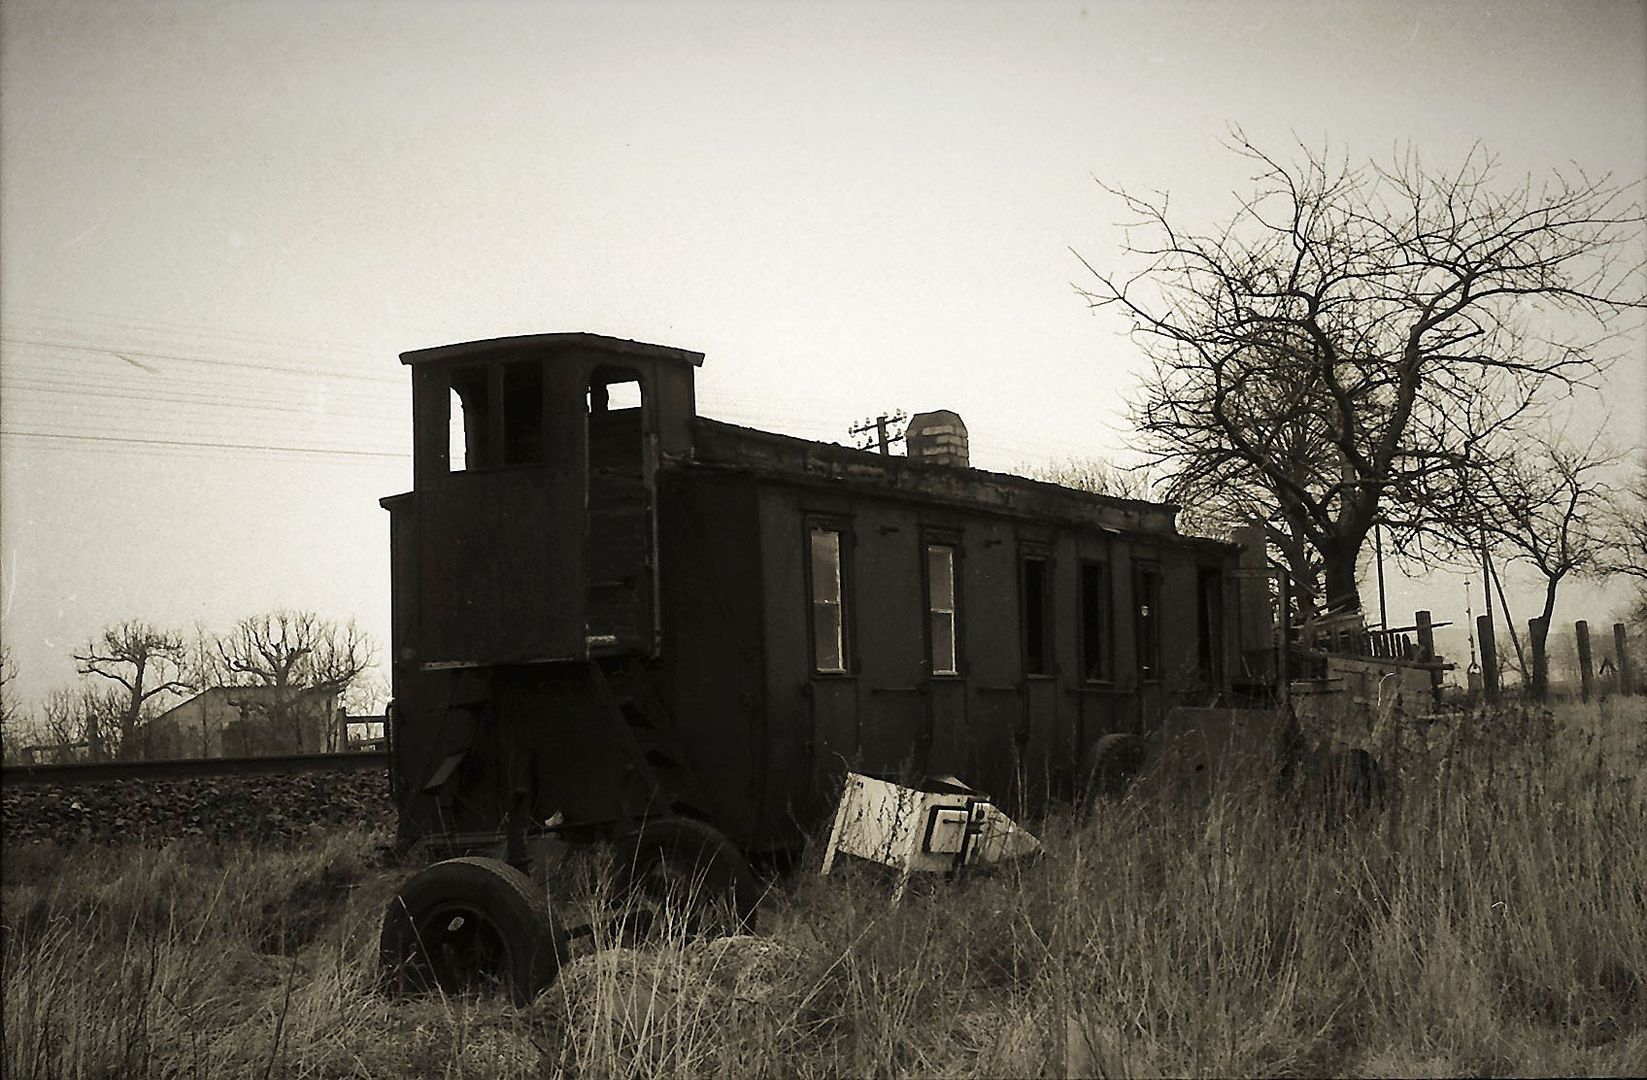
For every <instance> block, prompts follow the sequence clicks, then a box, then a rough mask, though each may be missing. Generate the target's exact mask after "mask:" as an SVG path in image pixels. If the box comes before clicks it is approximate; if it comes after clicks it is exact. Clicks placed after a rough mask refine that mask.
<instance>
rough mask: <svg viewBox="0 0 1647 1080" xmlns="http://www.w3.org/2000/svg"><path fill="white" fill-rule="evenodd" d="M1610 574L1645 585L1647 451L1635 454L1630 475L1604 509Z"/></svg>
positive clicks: (1607, 562) (1607, 564)
mask: <svg viewBox="0 0 1647 1080" xmlns="http://www.w3.org/2000/svg"><path fill="white" fill-rule="evenodd" d="M1606 529H1607V546H1608V552H1607V558H1606V564H1605V569H1606V571H1607V572H1608V573H1610V574H1621V575H1623V576H1625V577H1631V578H1636V579H1637V580H1639V581H1641V582H1642V583H1643V587H1644V588H1647V452H1642V453H1639V454H1638V455H1637V460H1636V463H1635V466H1634V468H1633V469H1632V470H1631V473H1630V479H1629V481H1628V482H1627V483H1625V484H1623V485H1621V486H1620V488H1619V490H1618V491H1617V492H1616V493H1615V495H1614V497H1613V499H1612V501H1611V503H1610V504H1609V505H1608V507H1607V509H1606Z"/></svg>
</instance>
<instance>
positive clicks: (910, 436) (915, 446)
mask: <svg viewBox="0 0 1647 1080" xmlns="http://www.w3.org/2000/svg"><path fill="white" fill-rule="evenodd" d="M904 448H905V449H904V452H905V453H906V454H908V455H909V456H910V457H911V458H913V459H915V460H917V461H930V462H932V463H934V464H936V465H959V466H961V467H962V468H965V467H966V466H967V465H968V464H969V463H970V460H969V458H968V456H967V444H966V424H965V422H963V421H962V420H961V417H960V414H959V413H953V412H950V411H949V410H948V409H935V410H934V411H932V412H924V413H916V414H915V415H914V416H912V417H910V418H909V426H908V427H906V428H904Z"/></svg>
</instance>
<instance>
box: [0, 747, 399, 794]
mask: <svg viewBox="0 0 1647 1080" xmlns="http://www.w3.org/2000/svg"><path fill="white" fill-rule="evenodd" d="M388 768H389V754H388V751H386V750H357V751H344V752H340V753H334V754H280V755H275V756H270V757H234V758H185V759H178V760H170V761H96V762H82V763H77V764H72V765H7V766H5V767H4V768H0V788H11V787H26V786H30V785H40V784H60V785H63V786H65V787H73V786H75V785H79V784H97V783H107V782H110V781H119V780H176V779H182V778H185V777H191V776H278V775H281V774H287V773H314V772H372V771H375V770H383V771H385V772H387V771H388Z"/></svg>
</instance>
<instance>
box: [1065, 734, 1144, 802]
mask: <svg viewBox="0 0 1647 1080" xmlns="http://www.w3.org/2000/svg"><path fill="white" fill-rule="evenodd" d="M1143 768H1144V740H1142V739H1140V738H1139V737H1138V736H1136V735H1132V734H1129V733H1127V732H1124V731H1118V732H1112V733H1111V734H1109V735H1105V736H1103V737H1102V738H1100V739H1099V740H1098V741H1097V742H1095V743H1093V744H1092V746H1091V747H1089V748H1088V750H1087V753H1086V756H1085V757H1084V758H1083V759H1082V760H1081V773H1080V777H1081V783H1080V793H1081V794H1082V795H1083V796H1084V802H1083V808H1086V807H1090V806H1091V805H1092V804H1093V803H1094V802H1096V801H1097V800H1099V799H1105V798H1116V797H1119V796H1120V795H1122V794H1124V793H1125V792H1126V790H1127V786H1128V785H1129V784H1131V783H1132V781H1133V778H1134V777H1136V776H1137V775H1138V774H1139V772H1141V771H1142V770H1143Z"/></svg>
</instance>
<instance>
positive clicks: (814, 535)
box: [810, 526, 846, 674]
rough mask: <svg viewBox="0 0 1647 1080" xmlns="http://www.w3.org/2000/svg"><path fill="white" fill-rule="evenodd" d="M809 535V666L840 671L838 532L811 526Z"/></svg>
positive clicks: (842, 627) (842, 625) (842, 601)
mask: <svg viewBox="0 0 1647 1080" xmlns="http://www.w3.org/2000/svg"><path fill="white" fill-rule="evenodd" d="M810 537H811V540H810V546H811V549H812V669H813V670H814V671H819V672H824V673H831V674H842V673H844V672H845V671H846V590H845V588H844V587H843V580H842V576H841V533H840V530H839V529H831V528H827V527H824V526H813V527H812V530H811V533H810Z"/></svg>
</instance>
